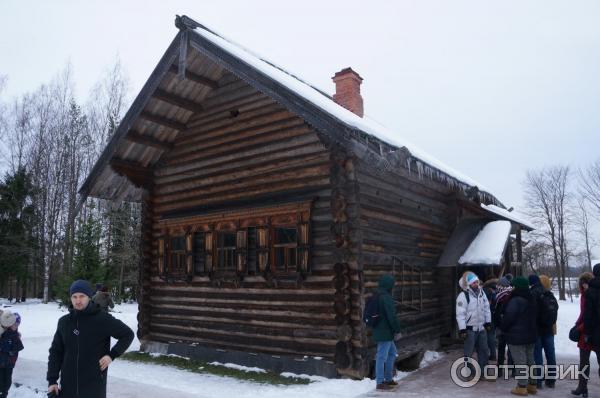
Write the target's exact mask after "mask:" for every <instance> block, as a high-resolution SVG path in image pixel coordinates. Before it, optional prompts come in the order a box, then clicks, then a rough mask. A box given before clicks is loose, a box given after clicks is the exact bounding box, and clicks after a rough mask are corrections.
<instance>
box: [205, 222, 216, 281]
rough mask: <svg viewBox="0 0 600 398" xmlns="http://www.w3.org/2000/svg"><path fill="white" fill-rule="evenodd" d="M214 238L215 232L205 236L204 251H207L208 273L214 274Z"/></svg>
mask: <svg viewBox="0 0 600 398" xmlns="http://www.w3.org/2000/svg"><path fill="white" fill-rule="evenodd" d="M213 238H214V232H207V233H206V234H205V235H204V249H205V251H206V272H212V270H213V246H214V239H213Z"/></svg>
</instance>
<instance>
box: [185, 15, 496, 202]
mask: <svg viewBox="0 0 600 398" xmlns="http://www.w3.org/2000/svg"><path fill="white" fill-rule="evenodd" d="M194 31H195V32H196V33H198V34H199V35H201V36H202V37H204V38H206V39H208V40H209V41H211V42H212V43H214V44H215V45H217V46H219V47H220V48H222V49H223V50H225V51H227V52H228V53H230V54H231V55H233V56H235V57H237V58H238V59H240V60H242V61H243V62H245V63H247V64H248V65H250V66H252V67H254V68H255V69H257V70H259V71H260V72H262V73H264V74H265V75H266V76H268V77H270V78H271V79H273V80H275V81H277V82H278V83H280V84H282V85H284V86H285V87H287V88H289V89H290V90H292V91H293V92H294V93H296V94H298V95H300V96H301V97H303V98H304V99H306V100H307V101H310V102H312V103H313V104H314V105H316V106H318V107H319V108H321V109H323V110H324V111H325V112H327V113H329V114H330V115H332V116H333V117H335V118H337V119H339V120H340V121H342V122H343V123H345V124H347V125H349V126H352V127H354V128H357V129H359V130H362V131H363V132H365V133H367V134H370V135H372V136H374V137H377V138H378V139H380V140H382V141H384V142H387V143H388V144H391V145H394V146H396V147H398V148H401V147H405V148H406V149H408V151H409V152H410V154H411V155H412V156H413V157H415V158H416V159H418V160H420V161H421V162H423V163H425V165H419V164H418V166H419V173H421V172H422V169H426V170H425V173H427V174H434V172H433V171H431V170H427V166H429V167H431V168H434V169H436V170H439V171H441V172H443V173H444V174H446V175H448V176H450V177H452V178H454V179H456V180H458V181H460V182H462V183H464V184H467V185H470V186H476V187H478V189H479V190H480V191H484V192H487V193H488V194H491V195H493V194H492V193H491V191H490V190H489V189H487V188H486V187H484V186H483V185H482V184H480V183H478V182H477V181H475V180H473V179H472V178H470V177H468V176H466V175H464V174H462V173H460V172H459V171H457V170H455V169H453V168H452V167H450V166H448V165H446V164H444V163H443V162H441V161H439V160H438V159H436V158H434V157H432V156H431V155H429V154H428V153H426V152H425V151H423V150H421V149H420V148H419V147H417V146H416V145H413V144H412V143H409V142H408V141H405V140H399V139H398V138H397V134H395V133H394V132H392V131H390V130H389V129H388V128H386V127H384V126H382V125H381V124H379V123H377V122H375V121H374V120H372V119H369V118H368V117H365V118H361V117H359V116H358V115H356V114H354V113H352V112H350V111H349V110H347V109H346V108H344V107H342V106H340V105H338V104H337V103H335V102H334V101H333V100H332V99H331V97H330V96H329V95H327V94H325V93H324V92H322V91H321V90H319V89H317V88H315V87H314V86H312V85H311V84H309V83H307V82H305V81H303V80H301V79H299V78H298V77H296V76H294V75H293V74H291V73H288V72H287V71H285V70H284V69H282V68H280V67H278V66H276V65H275V64H274V63H272V62H270V61H268V60H266V59H265V58H264V57H262V56H259V55H257V54H255V53H253V52H251V51H250V50H247V49H246V48H244V47H242V46H240V45H238V44H236V43H234V42H233V41H231V40H229V39H226V38H225V37H224V36H222V35H221V34H218V33H216V32H214V31H213V30H209V29H207V28H206V27H205V26H202V25H201V26H199V27H196V28H195V29H194ZM496 200H498V199H497V197H496Z"/></svg>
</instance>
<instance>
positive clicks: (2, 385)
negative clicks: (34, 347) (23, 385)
mask: <svg viewBox="0 0 600 398" xmlns="http://www.w3.org/2000/svg"><path fill="white" fill-rule="evenodd" d="M12 373H13V368H0V397H2V398H6V397H7V396H8V390H9V389H10V386H11V385H12Z"/></svg>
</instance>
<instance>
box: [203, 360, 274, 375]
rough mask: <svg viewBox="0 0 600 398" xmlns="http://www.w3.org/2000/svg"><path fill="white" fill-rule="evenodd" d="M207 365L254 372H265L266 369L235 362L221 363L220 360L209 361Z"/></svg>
mask: <svg viewBox="0 0 600 398" xmlns="http://www.w3.org/2000/svg"><path fill="white" fill-rule="evenodd" d="M209 365H214V366H223V367H225V368H229V369H237V370H241V371H244V372H256V373H267V371H266V370H264V369H261V368H257V367H250V366H242V365H238V364H235V363H229V362H227V363H221V362H216V361H215V362H210V363H209Z"/></svg>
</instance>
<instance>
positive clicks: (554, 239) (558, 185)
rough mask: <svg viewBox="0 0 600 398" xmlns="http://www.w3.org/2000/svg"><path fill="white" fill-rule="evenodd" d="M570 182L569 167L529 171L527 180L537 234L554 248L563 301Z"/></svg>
mask: <svg viewBox="0 0 600 398" xmlns="http://www.w3.org/2000/svg"><path fill="white" fill-rule="evenodd" d="M569 179H570V170H569V167H568V166H555V167H551V168H547V169H542V170H539V171H528V172H527V177H526V181H525V195H526V203H527V208H528V212H529V215H530V217H531V218H532V219H533V220H534V222H536V224H537V225H538V227H539V229H538V230H537V231H536V233H535V235H536V236H538V237H539V238H541V239H542V240H543V241H545V243H547V244H548V245H549V246H550V247H551V249H552V254H553V258H554V265H555V268H556V274H557V277H558V291H559V299H560V300H565V298H566V296H565V291H566V286H565V281H566V273H567V272H566V271H567V257H568V251H567V232H568V231H567V227H568V224H569V213H568V208H569V201H570V199H571V195H570V193H569V191H568V188H569V186H568V185H569Z"/></svg>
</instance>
